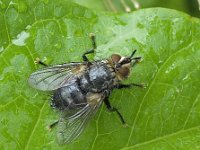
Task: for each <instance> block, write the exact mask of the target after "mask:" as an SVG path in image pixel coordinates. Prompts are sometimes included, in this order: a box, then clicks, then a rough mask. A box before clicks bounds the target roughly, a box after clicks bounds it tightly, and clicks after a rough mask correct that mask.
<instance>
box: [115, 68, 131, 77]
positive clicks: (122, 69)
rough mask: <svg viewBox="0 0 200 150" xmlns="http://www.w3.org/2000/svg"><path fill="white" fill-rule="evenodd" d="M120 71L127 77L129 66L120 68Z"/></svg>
mask: <svg viewBox="0 0 200 150" xmlns="http://www.w3.org/2000/svg"><path fill="white" fill-rule="evenodd" d="M118 72H119V73H120V74H121V76H122V77H123V78H127V77H128V75H129V73H130V69H129V68H128V67H121V68H119V70H118Z"/></svg>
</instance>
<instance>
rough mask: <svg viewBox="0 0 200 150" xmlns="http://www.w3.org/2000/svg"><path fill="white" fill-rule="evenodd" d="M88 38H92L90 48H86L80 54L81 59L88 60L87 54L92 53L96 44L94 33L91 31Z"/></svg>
mask: <svg viewBox="0 0 200 150" xmlns="http://www.w3.org/2000/svg"><path fill="white" fill-rule="evenodd" d="M90 38H91V40H92V49H90V50H87V51H86V52H85V53H84V54H83V55H82V58H83V61H89V59H88V58H87V56H86V55H87V54H91V53H94V50H95V49H96V48H97V46H96V42H95V35H94V34H93V33H91V34H90Z"/></svg>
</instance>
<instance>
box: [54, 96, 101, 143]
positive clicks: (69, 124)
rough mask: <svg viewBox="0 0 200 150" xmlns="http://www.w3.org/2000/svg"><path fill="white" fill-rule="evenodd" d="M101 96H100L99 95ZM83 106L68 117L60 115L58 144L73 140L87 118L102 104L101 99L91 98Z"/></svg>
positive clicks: (85, 123) (84, 124)
mask: <svg viewBox="0 0 200 150" xmlns="http://www.w3.org/2000/svg"><path fill="white" fill-rule="evenodd" d="M101 97H102V96H101ZM91 102H92V103H88V104H87V105H86V106H85V107H83V108H82V109H80V110H79V111H77V112H76V113H75V114H74V115H72V116H69V117H62V118H61V119H60V121H59V123H58V130H59V132H58V134H57V139H58V142H59V143H60V144H64V143H70V142H72V141H73V140H75V139H76V138H77V137H78V136H79V135H80V134H81V133H82V131H83V130H84V129H85V127H86V125H87V124H88V122H89V120H90V119H91V118H92V117H93V116H94V115H95V113H96V112H97V110H98V108H99V107H100V106H101V104H102V99H101V98H100V97H99V99H95V100H91Z"/></svg>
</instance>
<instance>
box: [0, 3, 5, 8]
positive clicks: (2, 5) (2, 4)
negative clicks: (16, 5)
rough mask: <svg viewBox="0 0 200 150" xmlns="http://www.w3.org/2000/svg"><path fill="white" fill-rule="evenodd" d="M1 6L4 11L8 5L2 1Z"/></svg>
mask: <svg viewBox="0 0 200 150" xmlns="http://www.w3.org/2000/svg"><path fill="white" fill-rule="evenodd" d="M0 5H1V8H2V9H4V8H6V5H5V4H4V3H3V2H2V1H0Z"/></svg>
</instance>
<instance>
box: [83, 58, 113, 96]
mask: <svg viewBox="0 0 200 150" xmlns="http://www.w3.org/2000/svg"><path fill="white" fill-rule="evenodd" d="M114 78H115V73H114V70H113V69H112V68H110V67H109V66H108V65H107V63H106V62H105V61H98V62H93V63H92V64H91V65H90V66H89V68H88V70H87V72H86V73H85V74H84V75H83V76H82V77H81V78H80V83H81V88H83V89H85V90H86V91H93V92H101V91H103V90H105V89H111V88H112V87H113V83H114Z"/></svg>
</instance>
